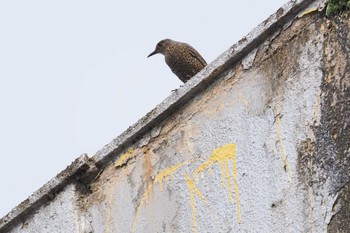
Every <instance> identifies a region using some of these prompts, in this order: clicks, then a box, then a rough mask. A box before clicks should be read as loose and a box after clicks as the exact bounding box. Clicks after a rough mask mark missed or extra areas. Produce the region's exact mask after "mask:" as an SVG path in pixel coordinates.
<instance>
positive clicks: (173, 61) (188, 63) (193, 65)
mask: <svg viewBox="0 0 350 233" xmlns="http://www.w3.org/2000/svg"><path fill="white" fill-rule="evenodd" d="M157 53H160V54H163V55H164V57H165V62H166V64H167V65H168V66H169V67H170V69H171V71H172V72H173V73H174V74H175V75H176V76H177V77H178V78H179V79H180V80H181V81H182V82H184V83H185V82H187V81H188V80H189V79H190V78H192V77H193V76H195V75H196V74H197V73H198V72H199V71H201V70H202V69H203V68H204V67H205V66H206V65H207V63H206V62H205V60H204V59H203V58H202V56H201V55H200V54H199V53H198V52H197V50H195V49H194V48H193V47H192V46H191V45H189V44H186V43H182V42H178V41H174V40H171V39H165V40H161V41H159V42H158V44H157V46H156V49H155V50H154V51H153V52H152V53H151V54H150V55H148V57H150V56H153V55H155V54H157Z"/></svg>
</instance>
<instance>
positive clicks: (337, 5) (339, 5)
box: [326, 0, 350, 16]
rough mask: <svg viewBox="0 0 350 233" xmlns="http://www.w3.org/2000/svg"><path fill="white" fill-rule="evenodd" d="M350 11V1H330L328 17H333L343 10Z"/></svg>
mask: <svg viewBox="0 0 350 233" xmlns="http://www.w3.org/2000/svg"><path fill="white" fill-rule="evenodd" d="M348 9H350V0H329V2H328V5H327V9H326V15H327V16H332V15H334V14H335V13H336V12H339V11H341V10H348Z"/></svg>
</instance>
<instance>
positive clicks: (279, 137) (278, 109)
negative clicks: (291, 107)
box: [277, 81, 293, 187]
mask: <svg viewBox="0 0 350 233" xmlns="http://www.w3.org/2000/svg"><path fill="white" fill-rule="evenodd" d="M277 95H278V100H277V102H278V103H277V135H278V139H279V144H280V147H281V151H282V159H283V162H284V166H285V167H286V170H287V172H288V175H289V179H290V182H291V183H293V173H292V170H291V169H290V166H289V164H288V160H287V154H286V151H285V149H284V145H283V139H282V133H281V81H279V84H278V93H277ZM291 187H293V186H291Z"/></svg>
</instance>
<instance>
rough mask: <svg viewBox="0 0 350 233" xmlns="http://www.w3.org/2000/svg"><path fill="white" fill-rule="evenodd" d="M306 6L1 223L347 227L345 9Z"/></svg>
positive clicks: (31, 226)
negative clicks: (45, 197) (331, 12)
mask: <svg viewBox="0 0 350 233" xmlns="http://www.w3.org/2000/svg"><path fill="white" fill-rule="evenodd" d="M310 2H312V1H299V2H291V3H289V4H287V5H286V6H284V8H281V9H280V10H279V11H278V12H277V13H276V14H275V15H273V16H271V18H270V19H269V20H267V21H265V22H264V23H263V24H262V25H260V26H259V27H258V28H257V29H255V31H253V32H252V33H251V34H250V35H248V36H247V37H246V38H244V39H243V40H242V41H240V42H239V43H238V44H237V45H235V46H233V47H232V48H230V49H229V50H228V51H227V52H225V53H224V54H223V55H222V56H220V57H219V58H218V60H216V61H215V62H213V63H212V64H210V65H209V67H208V68H207V69H206V70H204V71H202V72H201V73H200V74H199V75H198V76H196V77H194V79H193V80H191V81H190V82H189V83H187V84H186V85H185V86H184V87H182V88H180V89H179V90H178V92H177V93H174V94H173V96H172V97H169V98H168V99H167V100H165V102H163V103H162V104H161V105H160V106H158V108H157V109H155V110H154V111H152V112H151V113H150V114H149V115H147V116H145V118H143V119H141V120H140V122H138V123H137V124H135V125H134V126H133V127H131V128H130V129H129V130H128V131H126V132H125V133H124V134H123V135H121V136H120V137H119V138H117V139H116V140H114V141H112V142H111V143H110V144H108V145H106V147H104V148H103V149H102V150H101V151H100V152H98V153H97V154H96V155H95V156H94V157H93V158H92V159H93V161H95V164H96V167H95V166H90V168H89V169H87V172H83V174H82V175H78V176H77V175H76V179H75V180H73V181H71V183H70V184H67V185H66V186H65V187H64V188H62V189H61V191H60V192H58V194H57V195H56V196H55V197H54V198H53V199H52V200H50V201H49V203H48V204H45V205H42V206H41V207H40V208H39V209H38V210H37V212H36V213H34V214H33V213H31V214H30V215H29V214H27V215H22V217H21V220H18V219H17V220H16V224H13V227H12V228H10V227H8V225H3V226H6V227H7V228H8V229H11V231H10V232H122V233H125V232H350V230H349V229H350V223H349V222H350V221H349V206H350V205H349V202H350V201H349V200H350V199H349V196H350V195H349V190H350V188H349V184H350V183H349V181H350V177H349V174H350V172H349V164H350V75H349V74H350V69H349V67H350V66H349V58H348V54H349V49H350V44H349V41H350V34H349V32H350V21H349V20H348V18H349V15H348V14H343V15H342V16H340V17H335V18H333V19H330V20H328V19H326V18H325V17H324V12H323V11H321V12H320V11H319V10H322V9H323V8H322V6H323V5H322V4H321V3H323V1H314V5H311V8H307V6H308V4H309V3H310ZM318 3H320V5H318ZM238 58H239V59H238ZM164 106H166V107H164ZM169 109H170V110H169ZM86 174H92V175H91V177H90V176H89V175H86ZM82 177H83V178H82ZM3 229H4V228H3ZM0 232H1V228H0Z"/></svg>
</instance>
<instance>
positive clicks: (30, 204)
mask: <svg viewBox="0 0 350 233" xmlns="http://www.w3.org/2000/svg"><path fill="white" fill-rule="evenodd" d="M96 172H97V171H96V167H95V166H94V163H93V162H92V160H91V159H90V158H89V157H88V156H87V155H86V154H83V155H81V156H80V157H78V158H77V159H76V160H75V161H74V162H73V163H72V164H71V165H69V166H68V167H67V168H66V169H65V170H63V171H62V172H60V173H59V174H58V175H57V176H55V177H54V178H52V179H51V180H50V181H49V182H47V183H46V184H45V185H44V186H43V187H41V188H40V189H39V190H37V191H36V192H35V193H33V194H32V195H31V196H30V197H28V198H27V199H26V200H25V201H23V202H22V203H21V204H19V205H18V206H17V207H16V208H14V209H13V210H12V211H11V212H10V213H8V214H7V215H6V216H4V217H3V218H2V219H0V233H5V232H9V230H10V229H11V228H13V227H14V226H17V227H16V229H17V230H13V231H14V232H18V229H21V230H22V231H23V232H54V231H50V229H49V227H50V226H51V224H50V221H49V220H48V219H46V221H45V220H43V219H45V217H48V216H49V215H47V210H48V212H50V213H52V212H53V211H54V210H52V209H53V207H49V208H48V209H47V208H46V207H43V206H44V205H48V206H56V207H57V203H56V202H58V206H60V205H62V206H65V208H66V204H67V206H71V205H74V204H75V200H73V199H72V198H70V199H69V200H68V201H67V198H66V197H67V196H71V192H72V191H68V188H67V185H69V184H70V183H72V182H75V181H79V183H81V184H84V183H86V182H89V181H91V179H92V178H91V177H94V173H96ZM81 187H83V186H82V185H78V186H77V188H78V189H79V191H80V192H81V191H83V190H81ZM62 190H65V191H62ZM69 190H72V189H69ZM65 192H67V194H66V193H65ZM57 195H59V196H63V198H65V199H66V201H64V203H65V204H62V201H61V199H62V198H57ZM55 211H56V214H55V216H57V215H60V214H61V213H62V214H63V213H64V211H62V209H61V208H59V207H58V208H56V210H55ZM36 213H39V214H38V215H39V217H38V216H37V215H35V217H34V218H33V219H32V218H31V217H32V216H33V215H34V214H36ZM61 217H62V218H60V219H63V218H65V216H61ZM35 219H41V220H42V222H43V223H42V224H39V225H40V226H45V225H46V226H47V228H48V230H47V231H41V230H40V226H39V225H36V223H35V224H33V223H32V221H36V220H35ZM49 219H50V218H49ZM68 219H69V218H68ZM28 225H30V226H31V227H27V226H28ZM25 229H28V230H27V231H25ZM34 229H36V230H34ZM22 231H21V232H22ZM11 232H12V231H11ZM67 232H69V231H67Z"/></svg>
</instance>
